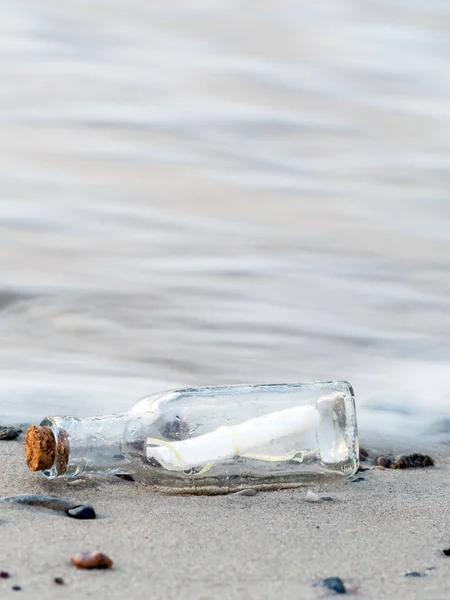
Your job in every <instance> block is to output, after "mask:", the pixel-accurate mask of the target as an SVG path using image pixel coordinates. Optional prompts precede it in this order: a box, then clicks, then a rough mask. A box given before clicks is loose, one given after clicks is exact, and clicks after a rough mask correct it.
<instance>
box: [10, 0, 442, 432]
mask: <svg viewBox="0 0 450 600" xmlns="http://www.w3.org/2000/svg"><path fill="white" fill-rule="evenodd" d="M0 10H1V15H2V18H1V19H0V125H1V135H0V182H1V188H0V189H1V196H0V412H1V421H3V422H4V421H18V420H21V421H30V420H33V419H39V418H40V417H42V416H44V415H46V414H49V413H50V414H57V413H72V414H76V415H82V414H93V413H104V412H109V411H116V410H122V409H125V408H127V407H130V406H131V405H132V404H133V403H134V402H135V401H136V400H137V399H139V398H140V397H141V396H142V395H145V394H148V393H152V392H154V391H157V390H159V389H164V388H166V387H176V386H184V385H201V384H208V383H209V384H219V383H238V382H239V383H242V382H252V383H254V382H274V381H302V380H310V379H333V378H345V379H348V380H350V381H351V382H352V383H353V385H354V387H355V390H356V394H357V397H358V401H359V420H360V425H361V430H362V433H363V435H368V434H369V433H372V434H376V435H379V434H384V435H390V434H399V435H402V436H403V435H408V436H410V439H411V440H412V439H417V435H418V434H419V433H421V432H427V434H429V435H430V438H429V439H430V440H433V439H434V440H438V439H441V437H440V436H442V437H443V438H445V437H447V438H448V436H449V431H450V369H449V368H448V365H449V358H450V302H449V296H450V227H449V224H450V219H449V218H450V200H449V184H450V171H449V168H448V165H449V151H450V108H449V107H450V77H449V64H450V62H449V61H450V3H448V2H445V1H443V0H442V1H438V0H432V1H430V2H428V3H423V2H418V1H414V0H408V1H407V0H404V1H402V0H377V1H376V2H375V1H373V2H372V1H368V2H364V3H361V2H359V1H358V0H353V1H351V0H345V1H344V0H328V1H325V0H323V1H322V0H321V1H320V2H310V1H306V0H305V1H303V0H295V1H290V0H278V1H277V2H275V1H274V0H266V1H262V0H257V1H256V0H247V1H245V0H227V1H225V0H197V1H191V2H190V3H189V8H187V5H186V2H185V1H181V0H169V1H168V2H165V3H160V2H143V1H142V0H131V1H128V2H125V1H124V0H108V2H106V1H105V0H94V1H93V0H89V1H88V0H82V1H79V2H77V3H61V2H56V1H54V0H41V1H40V2H39V3H36V2H32V1H31V0H13V1H11V0H9V1H8V2H7V1H6V0H0Z"/></svg>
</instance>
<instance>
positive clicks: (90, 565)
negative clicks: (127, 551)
mask: <svg viewBox="0 0 450 600" xmlns="http://www.w3.org/2000/svg"><path fill="white" fill-rule="evenodd" d="M70 560H71V562H72V564H73V565H75V566H76V567H78V569H110V568H111V567H112V566H113V561H112V560H111V559H110V558H109V556H106V554H103V552H79V553H78V554H74V555H73V556H71V557H70Z"/></svg>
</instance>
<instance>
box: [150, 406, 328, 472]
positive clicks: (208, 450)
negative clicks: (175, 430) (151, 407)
mask: <svg viewBox="0 0 450 600" xmlns="http://www.w3.org/2000/svg"><path fill="white" fill-rule="evenodd" d="M319 422H320V413H319V411H318V410H317V408H315V407H314V406H298V407H295V408H289V409H287V410H281V411H278V412H274V413H271V414H269V415H264V416H262V417H256V418H254V419H250V420H249V421H245V422H244V423H241V424H239V425H233V426H232V427H220V428H219V429H217V430H216V431H212V432H211V433H206V434H205V435H201V436H198V437H194V438H191V439H188V440H183V441H180V442H170V443H169V442H165V441H164V440H158V439H155V438H147V449H146V453H147V458H148V459H149V460H151V459H154V460H156V461H158V463H159V464H160V465H161V466H163V467H164V468H165V469H168V470H171V471H173V470H177V471H180V470H182V471H185V470H188V469H191V468H193V467H204V466H206V465H207V464H209V463H214V462H218V461H222V460H227V459H230V458H233V457H234V456H239V455H240V456H243V455H245V454H247V453H250V452H251V451H255V450H257V449H259V448H263V447H264V446H266V445H267V444H270V443H271V442H274V441H277V440H279V439H281V438H284V437H288V436H291V435H300V434H303V433H307V432H313V431H315V430H316V429H317V427H318V425H319Z"/></svg>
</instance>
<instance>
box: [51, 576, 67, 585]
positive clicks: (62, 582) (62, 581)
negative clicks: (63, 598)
mask: <svg viewBox="0 0 450 600" xmlns="http://www.w3.org/2000/svg"><path fill="white" fill-rule="evenodd" d="M53 581H54V582H55V583H56V584H57V585H64V579H63V578H62V577H55V579H54V580H53Z"/></svg>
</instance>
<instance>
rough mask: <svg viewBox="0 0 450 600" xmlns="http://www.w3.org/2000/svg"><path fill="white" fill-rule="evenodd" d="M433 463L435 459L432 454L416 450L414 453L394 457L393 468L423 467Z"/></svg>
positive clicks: (430, 465)
mask: <svg viewBox="0 0 450 600" xmlns="http://www.w3.org/2000/svg"><path fill="white" fill-rule="evenodd" d="M433 465H434V461H433V459H432V458H431V456H427V455H426V454H420V452H416V453H414V454H403V455H401V456H397V457H396V458H394V460H393V461H392V465H391V469H423V468H425V467H432V466H433Z"/></svg>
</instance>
